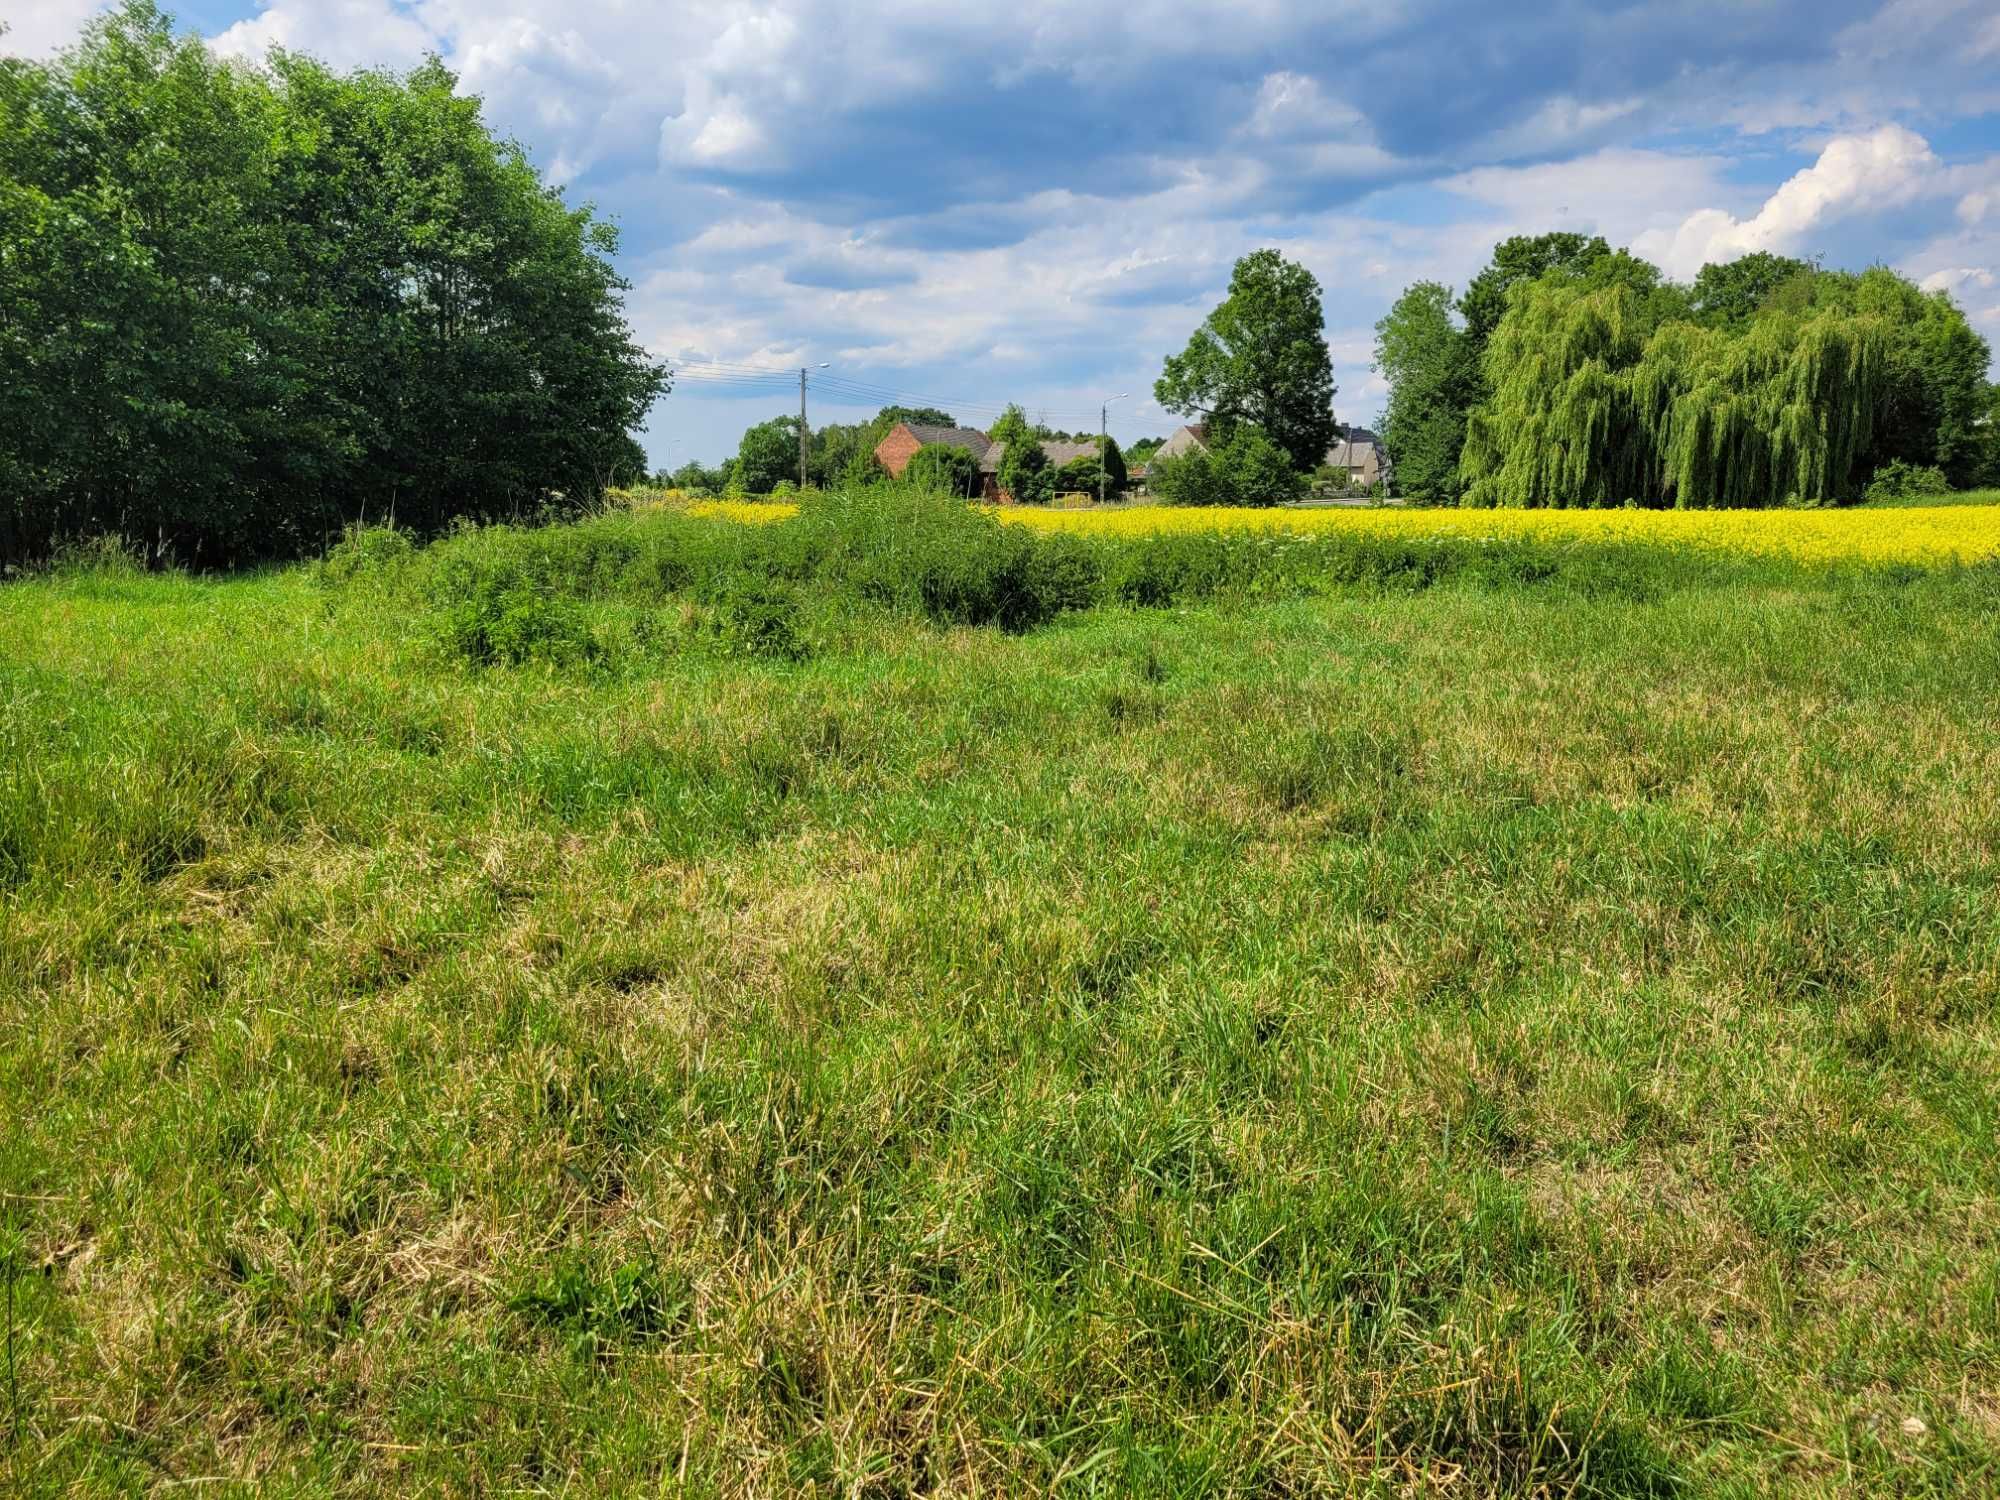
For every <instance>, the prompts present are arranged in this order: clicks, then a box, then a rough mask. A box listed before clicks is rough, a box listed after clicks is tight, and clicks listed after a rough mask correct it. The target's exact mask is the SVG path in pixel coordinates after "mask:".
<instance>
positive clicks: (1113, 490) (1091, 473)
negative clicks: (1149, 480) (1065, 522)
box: [1053, 438, 1131, 499]
mask: <svg viewBox="0 0 2000 1500" xmlns="http://www.w3.org/2000/svg"><path fill="white" fill-rule="evenodd" d="M1091 441H1092V442H1098V441H1099V439H1097V438H1092V439H1091ZM1102 444H1103V446H1102V448H1101V450H1100V451H1099V452H1098V453H1086V454H1083V455H1081V456H1080V457H1077V458H1073V459H1071V460H1070V461H1069V462H1068V463H1066V464H1064V465H1062V467H1061V468H1059V469H1057V470H1056V472H1055V476H1054V481H1053V483H1054V488H1055V491H1056V493H1057V494H1059V495H1060V494H1076V495H1088V496H1090V497H1091V498H1092V499H1095V498H1097V496H1098V495H1100V494H1102V495H1103V496H1105V497H1106V498H1107V499H1115V498H1116V497H1117V496H1119V495H1121V494H1123V493H1124V492H1125V487H1126V485H1127V484H1129V483H1130V482H1131V476H1130V474H1129V473H1128V472H1127V470H1126V467H1125V455H1124V454H1123V453H1122V452H1120V451H1119V448H1118V440H1117V439H1116V438H1105V439H1103V440H1102ZM1100 459H1101V460H1102V462H1100Z"/></svg>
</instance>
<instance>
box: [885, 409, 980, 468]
mask: <svg viewBox="0 0 2000 1500" xmlns="http://www.w3.org/2000/svg"><path fill="white" fill-rule="evenodd" d="M932 443H943V444H944V445H945V446H947V447H950V448H963V449H964V450H965V451H966V452H967V453H970V454H971V455H972V456H973V458H975V459H976V460H978V461H979V462H980V464H981V472H982V473H983V472H985V469H984V465H985V459H986V454H987V451H988V450H989V449H991V448H992V447H993V440H992V439H991V438H989V437H988V436H987V435H986V434H985V433H983V432H981V431H979V429H978V428H976V427H923V426H919V425H917V424H915V423H911V422H898V423H897V424H896V425H895V426H894V427H891V428H890V429H889V435H888V436H887V437H885V438H883V439H882V441H881V442H879V443H877V444H876V445H875V457H876V458H877V459H879V460H880V461H881V464H882V467H883V468H885V469H887V470H888V471H889V477H890V478H892V479H901V478H902V477H903V471H904V470H905V469H907V468H909V466H910V460H911V459H913V458H915V457H916V456H917V450H918V449H919V448H926V447H929V446H930V445H931V444H932Z"/></svg>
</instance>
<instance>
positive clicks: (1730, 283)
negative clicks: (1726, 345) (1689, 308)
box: [1693, 250, 1813, 328]
mask: <svg viewBox="0 0 2000 1500" xmlns="http://www.w3.org/2000/svg"><path fill="white" fill-rule="evenodd" d="M1812 274H1813V266H1812V263H1811V262H1810V261H1803V260H1796V259H1794V258H1793V257H1791V256H1789V255H1773V254H1772V253H1771V252H1770V251H1768V250H1758V251H1754V252H1752V253H1751V254H1749V255H1745V256H1743V257H1742V258H1740V259H1738V260H1731V261H1723V262H1720V263H1716V264H1711V265H1706V266H1703V267H1702V268H1701V270H1700V271H1699V272H1697V273H1696V274H1695V278H1694V288H1693V308H1694V315H1695V316H1696V317H1697V318H1699V319H1700V320H1701V321H1702V322H1704V323H1708V324H1710V325H1712V326H1715V327H1722V328H1741V327H1742V326H1744V325H1745V324H1747V323H1748V322H1749V321H1750V320H1751V319H1752V318H1754V317H1756V316H1757V314H1758V313H1760V312H1762V311H1764V310H1765V309H1766V308H1767V307H1770V306H1771V305H1772V304H1773V302H1774V301H1775V299H1777V298H1778V296H1779V295H1780V293H1782V292H1784V291H1785V290H1786V289H1787V288H1788V287H1792V286H1795V285H1797V284H1798V283H1799V281H1800V280H1801V278H1810V277H1811V276H1812Z"/></svg>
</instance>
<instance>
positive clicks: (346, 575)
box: [319, 526, 417, 584]
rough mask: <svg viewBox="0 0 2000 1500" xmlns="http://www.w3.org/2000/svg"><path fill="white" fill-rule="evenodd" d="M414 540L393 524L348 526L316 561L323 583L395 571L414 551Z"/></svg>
mask: <svg viewBox="0 0 2000 1500" xmlns="http://www.w3.org/2000/svg"><path fill="white" fill-rule="evenodd" d="M416 550H417V547H416V543H415V542H413V541H411V540H410V534H409V533H408V532H406V531H398V530H397V529H396V528H395V527H393V526H350V527H348V528H347V532H346V534H345V535H344V536H342V537H341V539H340V540H339V541H338V542H336V543H335V544H334V547H333V550H332V551H330V552H328V553H327V555H326V557H325V559H324V560H323V561H322V562H321V563H320V565H319V579H320V581H321V582H322V583H329V584H344V583H352V582H354V581H355V580H356V579H361V578H382V577H387V576H391V575H394V574H397V573H399V572H401V571H402V569H403V568H404V567H405V566H406V565H407V564H408V563H409V561H410V559H411V557H413V556H414V555H415V554H416Z"/></svg>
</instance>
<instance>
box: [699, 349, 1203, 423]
mask: <svg viewBox="0 0 2000 1500" xmlns="http://www.w3.org/2000/svg"><path fill="white" fill-rule="evenodd" d="M797 373H798V372H797V367H796V366H793V367H791V368H784V367H780V366H775V365H753V364H747V363H744V362H741V361H736V360H700V361H690V362H688V363H685V364H679V363H677V364H674V374H675V375H676V376H677V377H686V378H688V379H690V380H693V381H696V382H698V383H700V384H703V385H707V386H713V387H716V388H718V389H733V390H740V391H742V392H743V394H745V395H750V394H754V393H756V392H759V391H764V390H769V391H773V392H775V391H778V390H782V389H786V388H788V386H789V383H790V382H791V381H792V380H794V379H796V378H797ZM815 378H816V379H817V381H818V382H819V385H820V387H821V389H822V390H824V391H825V392H826V393H827V394H828V395H830V396H834V397H845V398H847V399H848V400H850V401H852V402H854V403H856V404H858V405H867V404H869V403H871V402H872V403H876V404H879V405H882V406H897V405H905V404H909V405H917V406H929V407H934V408H937V409H938V410H941V411H942V410H950V411H954V412H957V411H965V412H970V413H975V414H986V413H990V414H992V415H995V416H998V415H1001V414H1003V413H1005V412H1006V411H1007V409H1008V407H1009V406H1010V405H1014V404H1018V403H1009V402H1003V401H990V400H987V401H982V400H977V399H975V398H972V397H965V396H941V395H937V394H935V393H932V392H926V391H914V390H910V389H907V388H905V387H901V386H891V385H882V384H879V383H877V382H874V381H868V380H860V379H856V378H855V377H853V376H850V375H829V374H819V375H817V376H816V377H815ZM1037 414H1038V416H1039V417H1040V418H1041V420H1042V423H1043V425H1045V426H1046V425H1050V423H1049V421H1048V419H1049V418H1051V417H1063V418H1069V419H1077V418H1082V419H1085V420H1087V419H1088V418H1090V417H1093V416H1097V415H1099V413H1098V412H1097V410H1096V409H1095V408H1086V407H1066V406H1039V407H1037ZM1125 423H1126V424H1127V425H1130V426H1136V427H1142V428H1148V429H1153V430H1157V431H1162V432H1172V431H1173V430H1174V429H1175V428H1177V427H1178V426H1179V425H1180V424H1179V422H1178V421H1176V420H1174V419H1173V418H1170V417H1165V418H1153V417H1142V416H1139V415H1137V414H1136V413H1132V414H1129V415H1128V416H1127V417H1126V418H1125Z"/></svg>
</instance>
